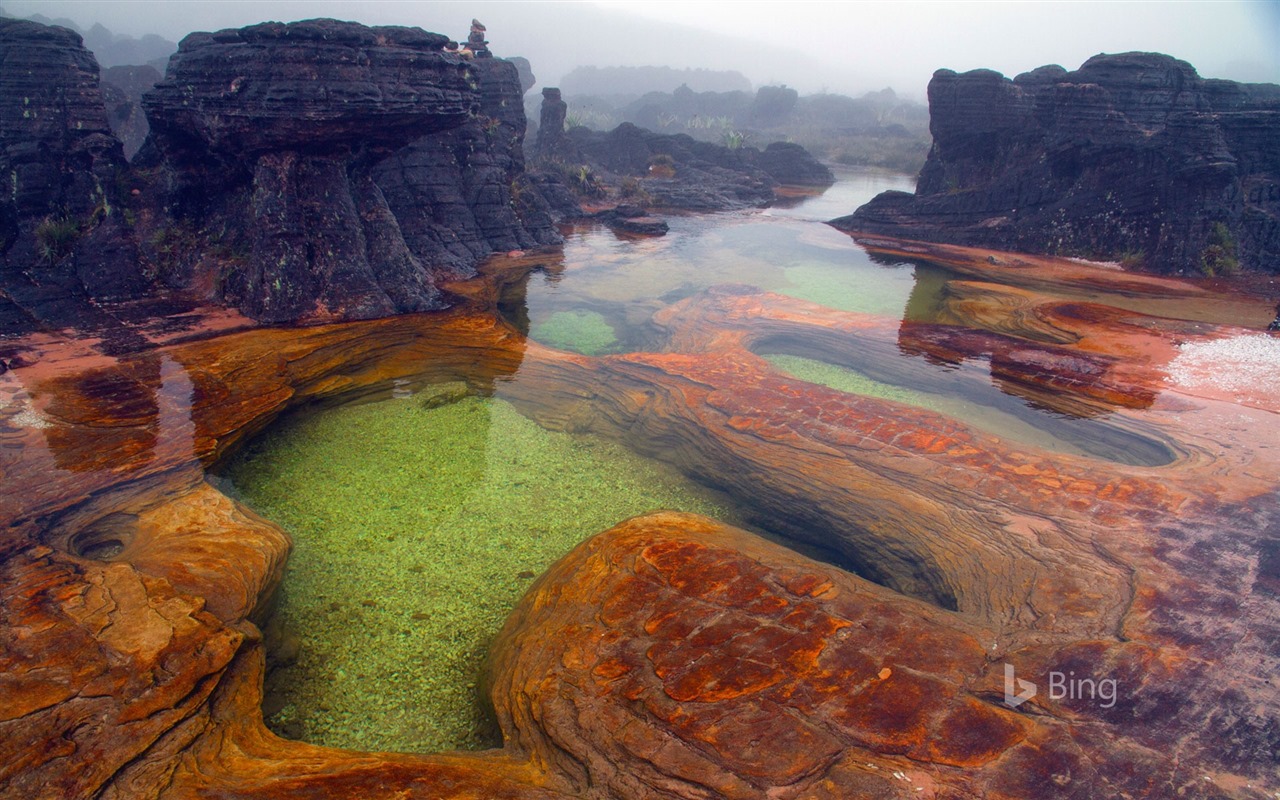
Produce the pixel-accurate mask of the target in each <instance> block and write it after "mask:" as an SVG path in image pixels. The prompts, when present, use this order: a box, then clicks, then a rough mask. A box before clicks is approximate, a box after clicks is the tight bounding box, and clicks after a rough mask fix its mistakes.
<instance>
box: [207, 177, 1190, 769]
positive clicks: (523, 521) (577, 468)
mask: <svg viewBox="0 0 1280 800" xmlns="http://www.w3.org/2000/svg"><path fill="white" fill-rule="evenodd" d="M910 183H911V182H910V180H909V179H906V178H903V177H901V176H893V175H887V174H883V173H880V174H877V173H869V172H857V171H852V170H846V171H845V172H843V173H841V181H840V182H839V183H837V184H836V186H834V187H832V188H831V189H830V190H829V191H828V192H827V193H826V194H824V195H822V196H817V197H809V198H804V199H801V200H799V201H797V202H794V203H791V204H789V205H788V206H787V207H780V208H774V209H769V210H764V211H750V212H741V213H727V214H718V215H704V216H689V217H675V218H672V219H671V220H670V232H669V233H668V234H667V235H666V236H663V237H660V238H642V239H636V238H624V237H619V236H615V235H614V234H613V233H612V232H610V231H609V230H608V229H606V228H603V227H597V226H581V227H578V228H575V229H573V230H571V231H569V232H568V235H567V240H566V243H565V245H564V250H563V258H562V259H561V258H552V259H551V261H552V263H551V264H550V268H548V269H547V270H546V272H545V273H535V274H534V275H533V276H532V277H531V278H530V279H529V282H528V285H527V294H525V295H524V296H523V297H522V298H520V302H518V304H517V307H514V308H511V309H509V311H510V319H511V320H512V322H513V324H516V325H517V327H520V328H522V329H524V330H527V331H528V333H529V335H530V337H531V338H533V339H535V340H538V341H540V342H542V343H543V344H546V345H549V346H552V347H556V348H559V349H568V350H576V351H578V352H581V353H584V354H588V355H599V354H606V353H611V352H625V351H633V350H644V349H646V348H647V347H649V346H651V345H653V344H654V341H653V336H654V333H653V331H652V329H651V328H650V327H649V325H648V322H649V320H650V318H651V316H652V315H653V313H654V312H655V311H657V310H659V309H661V308H663V307H664V306H666V305H669V304H671V303H674V302H676V301H679V300H681V299H684V298H687V297H689V296H691V295H693V294H695V293H697V292H698V291H700V290H702V289H705V288H708V287H710V286H714V285H717V284H725V283H737V284H748V285H752V286H756V287H759V288H761V289H765V290H768V291H772V292H777V293H780V294H784V295H789V296H793V297H797V298H802V299H805V300H810V301H814V302H817V303H820V304H822V305H825V306H828V307H831V308H836V309H841V310H848V311H857V312H863V313H867V314H873V315H877V316H880V317H884V318H886V319H887V320H889V321H891V322H896V321H898V320H903V319H907V320H919V321H930V320H932V318H933V316H934V314H935V312H936V311H937V308H938V305H939V302H940V295H941V289H942V286H943V284H944V282H945V281H946V280H947V279H948V278H949V277H951V275H950V274H949V273H948V272H947V271H946V270H944V269H941V268H938V267H933V266H929V265H921V264H914V265H910V264H885V263H878V262H877V261H875V260H873V259H872V258H871V257H870V256H869V255H868V254H867V253H866V252H865V251H863V250H862V249H861V248H860V247H858V246H857V245H855V244H854V243H853V242H852V241H851V240H850V239H849V237H847V236H846V235H844V234H842V233H839V232H838V231H836V230H834V229H832V228H830V227H829V226H827V225H824V224H821V223H822V222H823V221H825V220H827V219H830V218H832V217H835V216H839V215H842V214H845V213H848V212H849V211H851V210H852V209H853V208H855V207H857V205H859V204H861V203H862V202H865V201H866V200H867V199H869V198H870V197H871V196H873V195H874V194H875V193H877V192H878V191H881V190H883V189H886V188H898V189H910V188H911V185H910ZM890 327H892V328H893V329H895V330H896V326H890ZM773 344H774V347H773V348H772V349H770V348H763V349H762V351H761V353H760V355H763V356H765V357H766V358H767V359H768V360H769V361H770V362H771V363H772V364H773V365H774V366H775V368H776V369H778V370H779V371H781V372H784V373H787V374H790V375H793V376H795V377H797V378H799V379H801V380H806V381H811V382H814V383H820V384H824V385H827V386H830V387H833V388H836V389H839V390H840V391H846V392H854V393H861V394H870V395H874V396H878V397H881V398H885V399H889V400H892V401H894V402H898V403H904V404H907V405H914V406H922V407H926V408H930V409H933V410H935V411H938V412H939V413H942V414H946V415H949V416H953V417H957V418H961V419H964V420H967V421H968V422H970V423H971V424H973V425H974V426H975V427H980V428H985V429H987V430H988V431H990V432H993V433H995V434H997V435H999V436H1001V437H1008V438H1010V439H1014V440H1016V441H1020V442H1022V443H1024V444H1027V445H1030V446H1033V447H1037V448H1040V449H1043V450H1045V451H1056V452H1059V453H1066V454H1071V455H1088V456H1094V457H1099V456H1100V457H1104V458H1114V459H1116V460H1132V461H1137V462H1139V463H1148V462H1150V463H1161V459H1162V458H1165V457H1166V456H1170V457H1171V454H1169V453H1167V452H1164V453H1162V452H1161V445H1160V444H1159V443H1158V442H1156V443H1152V442H1149V441H1146V440H1145V439H1143V437H1142V436H1141V435H1138V434H1134V433H1133V432H1132V431H1128V430H1123V429H1118V428H1109V427H1108V426H1107V423H1106V421H1105V420H1103V419H1088V420H1078V419H1069V418H1064V417H1062V416H1061V415H1058V414H1053V413H1051V412H1046V411H1044V410H1042V409H1038V408H1034V407H1032V406H1030V405H1029V404H1028V403H1026V402H1025V401H1024V400H1022V399H1020V398H1017V397H1013V396H1011V395H1006V394H1004V393H1002V392H1001V391H1000V390H999V388H998V387H996V386H994V385H993V384H992V382H991V381H990V379H989V377H988V376H986V375H985V373H982V374H979V375H977V376H976V378H977V379H976V380H975V379H974V378H975V376H974V374H973V373H974V371H975V370H976V371H978V372H980V373H981V372H982V370H984V369H985V367H984V366H982V365H980V364H979V365H972V364H967V365H965V366H964V368H962V369H961V370H956V369H954V368H947V367H943V366H940V365H935V364H930V363H928V362H925V361H924V360H922V359H919V358H911V357H909V356H906V355H902V354H900V353H898V352H897V351H896V347H895V346H894V345H893V343H886V346H887V347H889V349H891V350H892V351H893V352H892V353H890V354H888V355H885V354H883V353H882V354H881V355H880V357H879V358H878V359H877V360H875V361H873V362H868V363H860V362H859V361H858V359H857V358H856V356H850V357H848V358H844V357H837V356H839V354H837V356H833V355H832V354H830V353H816V352H807V351H806V350H805V346H804V343H803V342H775V343H773ZM511 380H512V381H519V380H520V375H519V373H518V372H517V374H516V375H514V376H512V378H511ZM508 385H509V384H503V383H499V384H498V386H497V387H496V389H495V394H494V396H493V397H491V398H483V399H482V398H476V397H464V398H463V399H460V400H458V399H456V398H454V399H455V402H450V403H447V404H443V405H439V406H438V407H433V403H432V402H428V401H427V399H426V396H424V395H410V396H408V397H399V398H396V399H391V400H386V401H382V402H377V403H365V404H361V405H349V406H346V407H339V408H335V409H330V410H327V411H323V412H320V413H316V414H310V415H307V416H297V417H295V418H294V419H293V420H292V421H290V422H288V423H285V424H282V425H278V426H276V428H274V429H273V430H272V431H270V432H269V433H268V434H267V435H266V436H264V437H262V438H260V439H259V440H257V441H255V442H254V443H252V444H251V445H250V446H249V447H247V448H246V449H245V450H244V451H243V452H242V453H240V454H239V455H238V456H237V458H236V459H235V460H234V461H233V462H232V463H231V464H230V465H229V466H228V467H226V469H225V475H226V477H227V478H229V480H230V482H231V484H232V485H233V486H234V491H237V492H239V493H240V495H241V496H242V498H243V499H245V500H246V501H247V502H248V503H249V504H250V505H252V506H253V507H254V508H256V509H257V510H259V511H260V512H262V513H263V514H264V515H266V516H268V517H269V518H271V519H274V520H275V521H277V522H278V523H280V524H282V525H283V526H284V527H285V528H286V529H288V530H290V531H291V532H292V533H293V535H294V538H295V541H296V550H295V552H294V554H293V556H292V558H291V561H290V564H289V568H288V573H287V575H286V577H285V583H284V588H283V594H282V597H281V600H280V607H279V611H278V613H277V624H278V625H279V626H281V627H283V629H284V630H286V631H287V632H290V634H289V635H290V636H292V637H297V638H296V639H294V642H295V643H296V644H297V645H299V647H298V655H297V660H296V662H295V663H294V664H292V665H290V666H287V667H283V668H280V669H277V670H276V671H275V672H273V673H272V676H271V678H270V679H269V683H268V687H267V688H268V700H267V708H266V711H267V713H268V720H269V724H271V725H272V726H273V727H274V728H275V729H276V730H277V731H279V732H282V733H284V734H285V735H288V736H292V737H297V738H304V739H306V740H308V741H312V742H316V743H320V744H328V745H333V746H339V747H350V748H359V749H381V750H405V751H433V750H443V749H454V748H477V747H485V746H490V745H493V744H496V740H495V739H494V734H493V731H492V730H491V729H490V728H489V727H488V724H487V722H486V719H485V715H484V712H483V710H482V709H483V704H482V703H481V702H478V699H477V695H478V692H479V688H478V687H479V685H480V672H481V668H482V664H483V659H484V655H485V652H486V648H487V646H488V643H489V640H490V639H491V638H492V636H493V635H494V634H495V633H496V632H497V631H498V629H499V628H500V626H501V624H502V622H503V620H504V619H505V617H506V615H507V613H508V612H509V611H510V609H511V608H512V607H513V606H514V604H515V603H516V601H517V600H518V598H519V596H520V595H521V593H523V591H524V590H525V589H526V588H527V587H528V585H529V584H530V583H531V582H532V581H533V580H534V578H535V576H536V575H538V574H540V573H541V572H542V571H543V570H544V569H546V567H547V566H548V565H549V564H550V563H552V562H553V561H554V560H555V559H556V558H558V557H560V556H561V555H563V554H564V553H566V552H567V551H568V550H569V549H571V548H572V547H573V546H574V545H575V544H577V543H578V542H580V541H581V540H582V539H584V538H585V537H587V536H589V535H591V534H592V533H595V532H598V531H601V530H604V529H606V528H608V527H611V526H612V525H614V524H616V523H617V522H619V521H621V520H623V519H625V518H627V517H629V516H633V515H636V514H640V513H644V512H646V511H650V510H654V509H657V508H677V509H683V510H689V511H696V512H700V513H705V514H709V515H712V516H716V517H718V518H720V519H724V520H726V521H728V522H731V523H734V524H743V521H744V519H748V518H749V516H750V514H749V509H746V508H739V507H735V504H734V500H733V499H731V498H728V497H725V496H723V495H719V494H717V493H715V492H712V491H710V490H708V489H706V488H704V487H702V486H700V485H698V484H697V483H695V482H694V481H692V480H691V479H689V478H686V477H685V476H683V475H682V474H680V473H679V472H678V471H677V470H676V469H673V468H672V467H670V466H668V465H664V464H660V463H656V462H654V461H651V460H648V459H645V458H642V457H640V456H638V455H635V454H633V453H631V452H630V451H628V450H626V449H625V448H623V447H622V446H620V445H617V444H612V443H608V442H604V441H600V440H595V439H591V438H589V437H575V436H570V435H567V434H563V433H551V432H548V431H545V430H543V429H541V428H539V427H538V426H537V425H535V424H534V423H532V422H530V421H528V420H526V419H524V418H523V417H521V416H520V415H519V414H518V413H517V412H516V411H515V408H514V406H512V405H510V404H508V403H507V402H505V401H504V400H503V396H504V386H508ZM507 391H509V389H508V390H507ZM402 394H403V393H402ZM428 394H430V390H429V391H428ZM1166 460H1167V459H1166Z"/></svg>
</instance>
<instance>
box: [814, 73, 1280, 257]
mask: <svg viewBox="0 0 1280 800" xmlns="http://www.w3.org/2000/svg"><path fill="white" fill-rule="evenodd" d="M929 113H930V130H931V131H932V133H933V149H932V150H931V151H930V153H929V158H928V160H927V161H926V163H925V166H924V168H923V169H922V170H921V172H920V179H919V183H918V184H917V186H916V191H915V194H907V193H905V192H886V193H884V194H881V195H880V196H878V197H876V198H875V199H874V200H872V201H871V202H870V203H868V204H867V205H865V206H863V207H862V208H859V209H858V210H857V211H856V212H855V213H854V214H852V215H851V216H848V217H842V218H840V219H838V220H835V221H833V223H832V224H834V225H835V226H836V227H838V228H841V229H843V230H849V231H857V232H859V233H867V234H884V235H891V236H899V237H903V238H911V239H922V240H927V241H937V242H950V243H954V244H962V245H974V246H983V247H998V248H1001V249H1007V250H1019V251H1023V252H1033V253H1056V254H1061V255H1073V256H1085V257H1089V258H1101V259H1115V260H1121V259H1123V260H1125V261H1126V263H1130V264H1135V265H1140V266H1143V267H1146V268H1148V269H1153V270H1156V271H1161V272H1188V273H1192V274H1199V273H1200V272H1201V271H1207V270H1208V269H1212V270H1214V271H1216V272H1217V273H1219V274H1221V273H1222V272H1229V271H1231V269H1232V268H1231V266H1230V265H1229V264H1228V265H1224V263H1223V261H1224V259H1225V258H1230V257H1234V259H1235V260H1236V261H1237V262H1238V264H1239V265H1240V266H1242V267H1246V268H1251V269H1259V270H1266V271H1271V272H1274V271H1276V270H1277V269H1280V137H1277V136H1276V134H1275V132H1276V130H1277V128H1278V127H1280V86H1275V85H1272V84H1241V83H1235V82H1232V81H1224V80H1213V79H1206V78H1201V77H1200V76H1199V75H1198V74H1197V73H1196V71H1195V69H1194V68H1192V66H1191V65H1190V64H1188V63H1186V62H1185V61H1179V60H1177V59H1175V58H1171V57H1169V56H1166V55H1161V54H1158V53H1122V54H1119V55H1098V56H1094V57H1093V58H1091V59H1089V60H1088V61H1086V62H1085V63H1084V65H1083V66H1081V67H1080V68H1079V69H1077V70H1075V71H1072V72H1068V71H1066V70H1064V69H1062V68H1061V67H1058V66H1046V67H1041V68H1039V69H1036V70H1033V71H1031V72H1027V73H1023V74H1021V75H1018V76H1017V77H1015V78H1013V79H1009V78H1006V77H1004V76H1003V75H1001V74H999V73H997V72H993V71H991V70H973V71H971V72H965V73H961V74H957V73H955V72H953V71H951V70H939V71H938V72H936V73H934V76H933V80H931V81H930V82H929ZM1233 254H1234V255H1233Z"/></svg>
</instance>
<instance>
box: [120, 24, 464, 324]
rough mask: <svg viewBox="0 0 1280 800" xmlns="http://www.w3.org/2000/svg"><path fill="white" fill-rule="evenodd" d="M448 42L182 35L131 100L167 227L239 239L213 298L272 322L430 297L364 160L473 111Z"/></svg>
mask: <svg viewBox="0 0 1280 800" xmlns="http://www.w3.org/2000/svg"><path fill="white" fill-rule="evenodd" d="M446 41H447V39H446V37H444V36H441V35H439V34H430V33H425V32H423V31H421V30H419V29H411V28H365V27H364V26H361V25H356V24H354V23H340V22H336V21H333V20H312V21H309V22H300V23H293V24H290V25H281V24H277V23H266V24H262V25H255V26H252V27H249V28H244V29H241V30H226V31H221V32H219V33H214V34H192V35H190V36H188V37H186V38H185V39H183V41H182V43H181V44H180V45H179V48H178V53H177V54H176V55H175V56H174V57H173V59H172V60H171V61H170V64H169V70H168V74H167V75H166V77H165V80H164V81H162V82H161V83H160V84H158V85H157V86H156V87H155V89H153V90H152V91H151V92H149V93H148V94H147V95H146V97H145V99H144V104H145V106H146V109H147V115H148V117H149V119H150V120H151V135H152V138H153V141H154V144H155V148H156V151H157V152H158V154H159V156H160V158H161V160H162V162H163V165H164V167H165V168H166V170H167V172H168V175H169V176H170V180H171V181H172V186H171V187H168V194H169V203H170V206H171V211H172V213H173V215H174V216H175V217H176V218H177V220H178V222H179V223H180V224H187V225H189V226H191V227H194V228H197V229H200V230H209V229H210V228H211V227H214V226H217V225H222V226H226V225H228V224H231V225H235V226H237V227H239V229H240V230H242V231H244V232H245V234H246V235H245V236H244V238H243V239H239V238H237V237H234V236H233V237H231V239H232V242H233V245H232V246H233V247H239V248H241V253H240V254H239V261H240V262H241V263H240V264H238V265H236V266H237V267H238V269H236V267H229V266H228V265H227V264H222V265H218V268H219V271H221V272H222V274H220V275H216V276H213V278H212V280H216V281H220V282H221V283H222V286H221V287H220V288H221V291H222V293H223V295H224V296H225V297H227V298H228V299H234V300H235V301H236V302H237V304H238V305H239V306H240V307H241V308H242V309H243V310H244V311H245V312H246V313H247V314H249V315H250V316H252V317H255V318H257V319H262V320H265V321H270V322H290V321H297V320H301V319H307V318H326V317H347V318H367V317H375V316H384V315H387V314H394V313H398V312H405V311H424V310H428V309H432V308H440V307H441V306H442V305H443V301H442V300H441V298H440V296H439V291H438V290H437V289H436V288H435V286H434V284H433V282H432V278H431V276H430V274H429V272H428V270H427V269H426V268H425V267H424V265H423V264H422V263H421V262H420V261H419V260H418V259H417V257H416V256H415V255H414V254H413V253H411V252H410V251H409V250H408V249H407V248H406V247H405V243H404V240H403V237H402V236H401V235H400V232H399V230H398V226H397V224H396V221H395V218H394V216H393V215H392V214H391V212H390V210H389V209H388V207H387V204H386V202H385V200H384V199H383V197H382V194H381V191H380V190H379V188H378V186H377V185H376V183H375V182H374V180H373V178H372V175H371V169H372V167H373V165H374V164H376V162H378V161H380V160H381V159H383V158H385V157H387V156H388V155H390V154H391V153H392V152H394V151H395V150H397V149H399V148H401V147H403V146H405V145H407V144H409V143H410V142H412V141H414V140H415V139H417V138H419V137H421V136H423V135H426V134H431V133H435V132H439V131H444V130H449V129H451V128H456V127H458V126H459V125H461V124H463V123H464V122H465V121H466V120H467V118H468V115H469V114H471V113H473V112H474V110H475V108H476V106H477V103H478V96H477V92H476V90H475V87H474V79H473V78H471V76H470V71H469V69H468V67H467V66H466V65H464V64H462V63H461V62H459V61H458V60H457V59H456V58H453V57H449V56H446V55H444V53H443V52H442V50H443V46H444V44H445V42H446ZM170 280H171V281H172V282H174V283H176V284H177V285H180V286H183V287H184V288H185V287H189V286H192V285H194V284H196V283H199V282H202V281H204V282H209V281H210V280H211V279H210V278H209V277H207V276H202V275H200V274H190V273H188V274H180V275H175V276H170Z"/></svg>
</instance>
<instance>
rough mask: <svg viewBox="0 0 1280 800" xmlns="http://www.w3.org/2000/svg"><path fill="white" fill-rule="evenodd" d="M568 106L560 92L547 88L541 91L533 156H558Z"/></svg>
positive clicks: (547, 157)
mask: <svg viewBox="0 0 1280 800" xmlns="http://www.w3.org/2000/svg"><path fill="white" fill-rule="evenodd" d="M568 113H569V104H568V103H566V102H565V101H564V100H563V99H562V98H561V97H560V90H559V89H557V88H555V87H553V86H548V87H547V88H545V89H543V90H542V108H541V111H540V112H539V118H538V138H537V142H536V144H535V145H534V154H535V155H536V156H537V157H538V158H540V159H549V158H556V157H558V156H559V154H560V151H561V148H562V147H563V144H562V143H563V141H564V132H565V131H564V121H565V117H566V116H567V115H568Z"/></svg>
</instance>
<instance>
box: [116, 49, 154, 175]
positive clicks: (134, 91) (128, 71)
mask: <svg viewBox="0 0 1280 800" xmlns="http://www.w3.org/2000/svg"><path fill="white" fill-rule="evenodd" d="M161 77H162V76H161V74H160V72H159V70H157V69H156V68H155V67H152V66H150V65H146V64H144V65H142V66H120V67H107V68H106V69H104V70H103V71H102V98H103V102H104V104H105V105H106V110H107V122H108V123H109V124H110V125H111V130H112V131H113V132H114V133H115V135H116V137H117V138H118V139H119V140H120V143H121V144H122V145H124V155H125V158H133V157H134V155H136V154H137V152H138V150H139V149H140V148H141V147H142V143H143V142H144V141H146V139H147V134H148V133H149V132H150V130H151V127H150V126H149V125H148V124H147V115H146V112H144V111H143V110H142V95H143V93H144V92H146V91H148V90H150V89H151V87H153V86H155V85H156V84H157V83H159V82H160V79H161Z"/></svg>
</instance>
